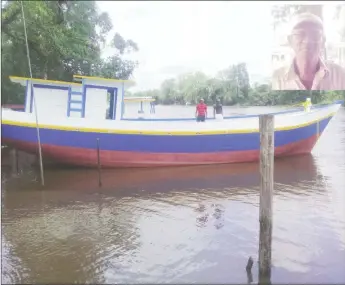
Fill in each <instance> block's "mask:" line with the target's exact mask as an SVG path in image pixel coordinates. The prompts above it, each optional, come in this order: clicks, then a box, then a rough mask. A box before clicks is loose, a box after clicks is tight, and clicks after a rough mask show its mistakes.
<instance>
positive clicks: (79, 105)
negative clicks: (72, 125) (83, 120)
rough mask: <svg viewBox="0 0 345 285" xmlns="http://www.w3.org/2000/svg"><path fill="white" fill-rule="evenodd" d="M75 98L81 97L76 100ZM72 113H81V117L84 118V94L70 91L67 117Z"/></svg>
mask: <svg viewBox="0 0 345 285" xmlns="http://www.w3.org/2000/svg"><path fill="white" fill-rule="evenodd" d="M73 95H74V96H73ZM75 95H77V96H75ZM73 97H80V98H78V99H76V98H73ZM72 104H74V105H75V104H77V107H73V106H72ZM71 112H78V113H80V117H82V116H83V92H79V91H72V90H69V92H68V108H67V117H70V115H71Z"/></svg>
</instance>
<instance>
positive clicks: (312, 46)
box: [288, 23, 325, 59]
mask: <svg viewBox="0 0 345 285" xmlns="http://www.w3.org/2000/svg"><path fill="white" fill-rule="evenodd" d="M288 40H289V43H290V46H291V47H292V49H293V50H294V52H295V54H296V56H297V57H301V58H305V59H311V58H317V57H319V56H320V54H321V51H322V49H323V47H324V44H325V37H324V35H323V31H322V29H321V27H318V26H317V25H315V24H312V23H302V24H301V25H299V26H297V27H296V28H294V29H293V31H292V33H291V34H290V36H289V38H288Z"/></svg>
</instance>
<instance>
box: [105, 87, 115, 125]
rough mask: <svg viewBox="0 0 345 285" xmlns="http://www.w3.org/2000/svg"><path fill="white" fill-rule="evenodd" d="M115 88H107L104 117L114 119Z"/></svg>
mask: <svg viewBox="0 0 345 285" xmlns="http://www.w3.org/2000/svg"><path fill="white" fill-rule="evenodd" d="M116 104H117V88H108V89H107V112H106V119H108V120H115V119H116Z"/></svg>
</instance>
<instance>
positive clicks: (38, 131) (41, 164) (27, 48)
mask: <svg viewBox="0 0 345 285" xmlns="http://www.w3.org/2000/svg"><path fill="white" fill-rule="evenodd" d="M20 4H21V6H22V15H23V24H24V35H25V45H26V55H27V57H28V64H29V71H30V78H31V80H30V87H31V88H30V90H31V91H33V86H32V70H31V60H30V52H29V44H28V35H27V31H26V22H25V14H24V6H23V1H20ZM31 96H32V99H33V102H34V108H35V119H36V131H37V142H38V154H39V160H40V171H41V184H42V186H44V175H43V163H42V148H41V137H40V128H39V126H38V115H37V105H36V100H35V96H34V92H31Z"/></svg>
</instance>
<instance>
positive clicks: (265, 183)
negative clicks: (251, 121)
mask: <svg viewBox="0 0 345 285" xmlns="http://www.w3.org/2000/svg"><path fill="white" fill-rule="evenodd" d="M259 126H260V242H259V284H271V252H272V248H271V246H272V200H273V181H274V177H273V174H274V172H273V170H274V116H273V115H261V116H260V117H259Z"/></svg>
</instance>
